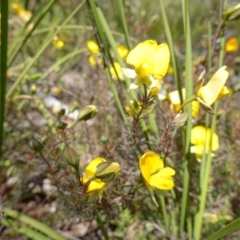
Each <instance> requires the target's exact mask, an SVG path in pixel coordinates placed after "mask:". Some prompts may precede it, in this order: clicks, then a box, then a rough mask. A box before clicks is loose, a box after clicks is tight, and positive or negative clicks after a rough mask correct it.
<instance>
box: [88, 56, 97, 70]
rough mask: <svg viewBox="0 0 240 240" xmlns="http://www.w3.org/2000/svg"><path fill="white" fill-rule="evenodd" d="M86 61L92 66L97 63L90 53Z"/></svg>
mask: <svg viewBox="0 0 240 240" xmlns="http://www.w3.org/2000/svg"><path fill="white" fill-rule="evenodd" d="M88 62H89V63H90V65H91V66H92V67H93V66H95V65H96V64H97V61H96V60H95V58H94V56H93V55H90V56H89V57H88Z"/></svg>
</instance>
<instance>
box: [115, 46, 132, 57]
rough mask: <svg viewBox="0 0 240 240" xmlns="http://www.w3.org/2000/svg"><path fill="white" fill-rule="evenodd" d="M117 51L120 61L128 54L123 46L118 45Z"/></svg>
mask: <svg viewBox="0 0 240 240" xmlns="http://www.w3.org/2000/svg"><path fill="white" fill-rule="evenodd" d="M117 49H118V53H119V55H120V57H121V58H122V59H124V58H126V56H127V55H128V52H129V51H128V49H127V48H126V47H125V46H123V45H119V46H118V48H117Z"/></svg>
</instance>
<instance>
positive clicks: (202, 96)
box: [196, 66, 229, 107]
mask: <svg viewBox="0 0 240 240" xmlns="http://www.w3.org/2000/svg"><path fill="white" fill-rule="evenodd" d="M228 76H229V73H228V71H227V70H226V66H223V67H221V68H219V69H218V71H217V72H216V73H215V74H214V75H213V77H212V78H211V79H210V80H209V82H208V83H207V84H206V85H205V86H203V87H202V86H201V85H202V82H203V78H201V79H199V81H198V83H197V94H196V95H197V100H198V101H199V102H200V103H202V104H203V106H206V107H210V106H211V105H212V104H213V103H214V102H215V101H216V100H219V99H220V98H222V97H224V96H225V95H227V94H228V93H229V90H228V88H227V87H226V86H224V85H225V83H226V81H227V78H228Z"/></svg>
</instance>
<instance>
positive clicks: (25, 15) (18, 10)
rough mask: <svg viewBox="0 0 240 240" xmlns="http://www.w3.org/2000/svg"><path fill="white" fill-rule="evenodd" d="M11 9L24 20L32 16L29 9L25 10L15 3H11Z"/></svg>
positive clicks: (26, 20)
mask: <svg viewBox="0 0 240 240" xmlns="http://www.w3.org/2000/svg"><path fill="white" fill-rule="evenodd" d="M11 9H12V10H13V12H14V13H15V14H16V15H18V16H19V17H20V18H21V19H22V20H23V21H24V22H28V21H29V19H30V18H31V17H32V13H31V12H30V11H27V10H25V9H24V8H22V7H21V6H19V5H18V4H17V3H12V4H11Z"/></svg>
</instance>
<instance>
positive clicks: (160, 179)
mask: <svg viewBox="0 0 240 240" xmlns="http://www.w3.org/2000/svg"><path fill="white" fill-rule="evenodd" d="M174 174H175V171H174V170H173V169H172V168H170V167H167V168H163V169H161V170H160V171H159V172H158V173H156V174H154V175H152V176H151V178H150V182H149V183H150V185H151V186H152V187H153V188H157V189H159V190H170V189H172V188H173V187H174V181H173V178H172V177H171V176H173V175H174Z"/></svg>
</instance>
